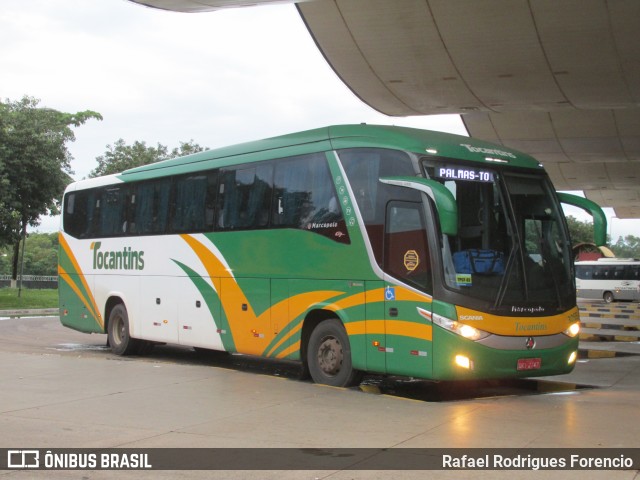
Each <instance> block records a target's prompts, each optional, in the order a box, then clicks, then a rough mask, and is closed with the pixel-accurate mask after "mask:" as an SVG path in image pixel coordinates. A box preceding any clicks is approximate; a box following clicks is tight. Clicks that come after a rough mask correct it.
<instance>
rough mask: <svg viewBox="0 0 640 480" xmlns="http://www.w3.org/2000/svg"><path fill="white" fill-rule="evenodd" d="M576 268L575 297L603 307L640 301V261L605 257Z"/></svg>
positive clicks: (583, 263)
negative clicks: (606, 304)
mask: <svg viewBox="0 0 640 480" xmlns="http://www.w3.org/2000/svg"><path fill="white" fill-rule="evenodd" d="M575 266H576V289H577V295H578V297H580V298H590V299H596V300H603V301H605V302H606V303H611V302H614V301H618V300H627V301H636V302H637V301H640V260H638V259H635V258H611V257H605V258H599V259H597V260H593V261H583V262H576V264H575Z"/></svg>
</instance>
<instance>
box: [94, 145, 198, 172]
mask: <svg viewBox="0 0 640 480" xmlns="http://www.w3.org/2000/svg"><path fill="white" fill-rule="evenodd" d="M203 150H207V149H206V148H203V147H201V146H200V145H198V144H197V143H194V142H193V140H190V141H189V142H180V146H179V147H176V148H174V149H173V150H171V151H169V149H168V148H167V147H166V146H165V145H162V144H160V143H158V144H157V146H155V147H151V146H147V144H146V142H144V141H143V142H139V141H135V142H133V145H127V144H126V143H125V141H124V140H123V139H122V138H121V139H119V140H118V141H116V142H115V143H114V144H113V146H112V145H107V151H106V152H105V153H104V155H100V156H99V157H97V158H96V161H97V162H98V166H97V167H96V168H95V169H94V170H92V171H91V173H89V177H99V176H102V175H110V174H112V173H120V172H122V171H124V170H127V169H129V168H134V167H141V166H142V165H148V164H150V163H155V162H160V161H162V160H167V159H169V158H175V157H181V156H184V155H190V154H192V153H197V152H201V151H203Z"/></svg>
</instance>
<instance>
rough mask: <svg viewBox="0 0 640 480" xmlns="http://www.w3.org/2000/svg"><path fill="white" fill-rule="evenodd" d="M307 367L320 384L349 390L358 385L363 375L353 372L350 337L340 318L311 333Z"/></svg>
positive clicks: (319, 326) (331, 320)
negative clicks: (348, 388)
mask: <svg viewBox="0 0 640 480" xmlns="http://www.w3.org/2000/svg"><path fill="white" fill-rule="evenodd" d="M307 365H308V367H309V373H310V374H311V378H312V379H313V381H314V382H316V383H321V384H324V385H331V386H333V387H348V386H351V385H354V384H355V383H357V381H358V379H359V378H360V372H358V371H357V370H354V369H353V366H352V363H351V347H350V345H349V337H348V336H347V332H346V331H345V329H344V327H343V326H342V323H341V322H340V321H339V320H337V319H334V318H332V319H330V320H325V321H323V322H321V323H319V324H318V325H317V326H316V327H315V328H314V329H313V332H311V336H310V337H309V346H308V348H307Z"/></svg>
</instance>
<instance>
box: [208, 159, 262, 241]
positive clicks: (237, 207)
mask: <svg viewBox="0 0 640 480" xmlns="http://www.w3.org/2000/svg"><path fill="white" fill-rule="evenodd" d="M272 172H273V165H272V164H271V163H266V164H262V165H256V166H252V167H249V168H237V169H230V170H225V171H222V172H221V174H220V188H219V190H218V192H219V200H218V204H219V205H218V221H217V226H218V228H220V229H221V230H245V229H253V228H264V227H266V226H267V225H268V222H269V210H270V209H271V191H272V189H273V173H272Z"/></svg>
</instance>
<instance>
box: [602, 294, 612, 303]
mask: <svg viewBox="0 0 640 480" xmlns="http://www.w3.org/2000/svg"><path fill="white" fill-rule="evenodd" d="M602 299H603V300H604V303H611V302H613V293H611V292H604V294H603V295H602Z"/></svg>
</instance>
